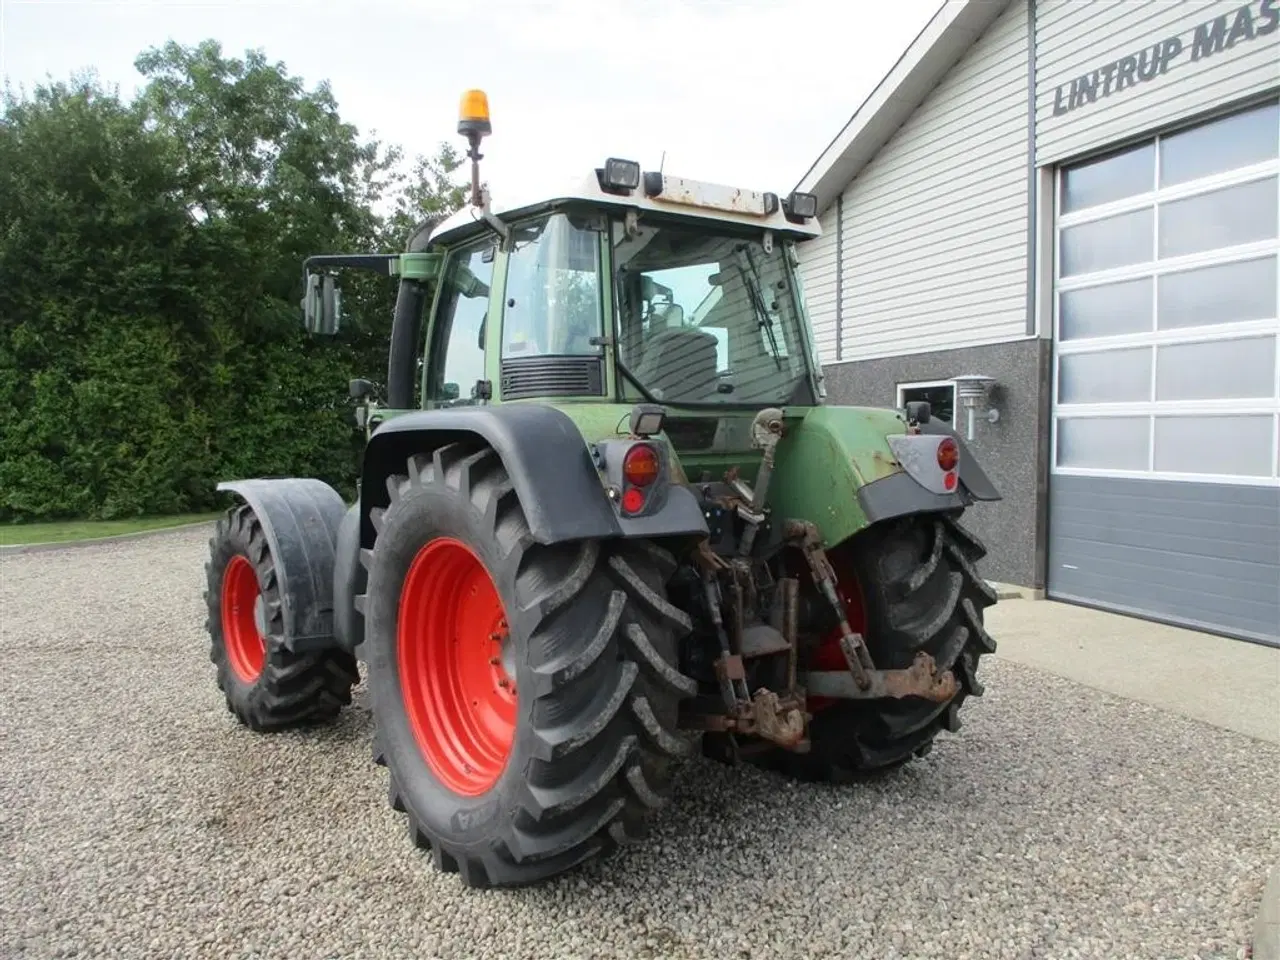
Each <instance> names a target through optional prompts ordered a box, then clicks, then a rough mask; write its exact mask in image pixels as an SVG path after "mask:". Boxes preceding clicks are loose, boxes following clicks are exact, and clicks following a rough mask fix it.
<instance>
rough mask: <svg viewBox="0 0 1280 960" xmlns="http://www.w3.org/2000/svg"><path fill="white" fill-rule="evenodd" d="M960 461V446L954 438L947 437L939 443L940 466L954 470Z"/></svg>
mask: <svg viewBox="0 0 1280 960" xmlns="http://www.w3.org/2000/svg"><path fill="white" fill-rule="evenodd" d="M959 462H960V447H959V446H958V445H957V444H956V442H955V441H954V440H952V439H951V438H950V437H947V438H946V439H945V440H943V441H942V442H941V443H940V444H938V466H940V467H941V468H942V469H943V470H954V469H955V468H956V464H957V463H959Z"/></svg>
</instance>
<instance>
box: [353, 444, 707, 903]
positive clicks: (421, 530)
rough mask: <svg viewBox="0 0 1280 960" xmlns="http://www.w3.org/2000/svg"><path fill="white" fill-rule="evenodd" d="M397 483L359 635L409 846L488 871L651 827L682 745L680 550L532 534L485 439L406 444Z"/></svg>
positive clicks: (544, 871) (496, 873)
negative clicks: (418, 448)
mask: <svg viewBox="0 0 1280 960" xmlns="http://www.w3.org/2000/svg"><path fill="white" fill-rule="evenodd" d="M387 489H388V491H389V493H390V497H391V503H390V505H389V506H388V507H387V509H386V510H385V512H384V511H378V510H375V511H373V513H372V519H373V522H374V526H375V529H376V530H377V539H376V541H375V543H374V547H373V549H372V550H371V551H364V552H363V553H362V560H363V562H364V563H365V565H366V567H367V569H368V571H369V583H368V593H367V595H366V596H365V597H364V598H362V600H361V604H362V605H363V607H364V612H365V618H366V637H365V644H364V648H365V651H366V653H365V657H366V659H367V661H368V667H369V692H370V699H371V702H372V707H373V713H374V719H375V723H376V726H377V729H376V734H375V744H374V759H375V761H376V762H378V763H381V764H384V765H385V766H386V767H387V768H388V772H389V787H388V789H389V799H390V803H391V805H392V806H393V807H394V808H395V809H396V810H398V811H400V812H402V813H404V814H405V817H406V820H407V823H408V829H409V833H410V836H411V837H412V839H413V840H414V842H415V843H416V844H417V845H418V846H419V847H422V848H426V849H429V850H430V851H431V854H432V857H433V859H434V862H435V864H436V866H437V867H438V868H440V869H441V870H444V871H457V872H459V873H460V874H461V878H462V881H463V882H464V883H465V884H466V885H467V886H472V887H484V886H515V885H522V884H527V883H533V882H537V881H541V880H544V879H546V878H549V877H551V876H554V875H556V874H559V873H562V872H564V871H566V870H568V869H570V868H572V867H573V866H575V865H576V864H578V863H581V862H582V861H584V860H586V859H588V858H590V857H592V856H594V855H597V854H599V853H601V852H605V851H608V850H610V849H612V848H613V847H615V846H616V845H617V844H619V843H623V842H627V841H630V840H633V839H636V838H638V837H640V836H641V835H642V834H643V832H644V825H645V821H646V819H647V815H648V814H649V813H650V812H651V811H653V810H655V809H657V808H658V807H660V806H661V805H662V804H663V803H664V801H665V799H666V797H667V795H668V793H669V789H670V781H671V775H672V772H673V769H674V763H675V762H676V761H678V760H679V759H681V758H683V757H684V756H686V755H687V754H688V753H689V752H690V746H689V744H688V743H687V741H685V740H684V739H683V738H682V737H680V736H678V735H677V732H676V722H677V706H678V703H679V701H680V699H681V698H683V697H685V696H689V695H691V694H692V693H693V692H695V690H696V687H695V684H694V683H693V681H692V680H690V679H689V678H687V677H684V676H683V675H681V674H680V673H678V672H677V670H676V669H675V666H674V664H675V662H676V642H677V639H678V638H679V637H680V636H681V635H683V633H685V632H687V631H688V630H689V628H690V624H689V620H688V618H687V617H686V616H685V615H684V614H683V613H681V612H680V611H679V610H677V609H676V608H675V607H673V606H671V605H670V604H669V603H668V602H667V601H666V599H665V594H664V591H663V584H664V581H665V579H666V578H667V577H668V576H670V574H671V572H672V570H674V567H675V563H674V561H673V560H672V558H671V556H670V554H668V553H667V552H666V551H663V550H660V549H658V548H657V547H655V546H654V545H652V544H645V543H635V542H626V541H616V542H607V543H602V542H598V541H583V542H578V543H565V544H557V545H553V546H545V545H542V544H538V543H536V542H535V541H534V540H533V538H532V536H531V535H530V532H529V526H528V523H527V521H526V519H525V515H524V511H523V510H522V508H521V504H520V501H519V498H518V496H517V495H516V493H515V490H514V488H513V486H512V484H511V481H510V478H509V476H508V475H507V472H506V470H505V468H504V466H503V464H502V462H501V459H500V458H499V457H498V455H497V454H496V453H495V452H494V451H493V450H492V449H490V448H488V447H476V446H474V445H466V444H459V443H455V444H451V445H449V446H446V447H444V448H441V449H439V450H437V451H436V452H435V453H434V455H430V456H429V455H418V456H414V457H412V458H410V459H409V461H408V463H407V471H406V473H405V474H403V475H397V476H393V477H391V478H389V479H388V482H387Z"/></svg>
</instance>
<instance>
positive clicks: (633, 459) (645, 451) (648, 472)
mask: <svg viewBox="0 0 1280 960" xmlns="http://www.w3.org/2000/svg"><path fill="white" fill-rule="evenodd" d="M659 469H660V465H659V463H658V453H657V451H656V450H654V449H653V447H651V446H649V444H647V443H637V444H636V445H635V446H633V447H632V448H631V449H630V450H628V451H627V455H626V456H625V457H623V458H622V479H624V480H625V481H627V483H629V484H631V486H633V487H647V486H649V484H651V483H653V481H655V480H657V479H658V471H659ZM628 492H629V491H628ZM623 506H626V504H625V503H624V504H623Z"/></svg>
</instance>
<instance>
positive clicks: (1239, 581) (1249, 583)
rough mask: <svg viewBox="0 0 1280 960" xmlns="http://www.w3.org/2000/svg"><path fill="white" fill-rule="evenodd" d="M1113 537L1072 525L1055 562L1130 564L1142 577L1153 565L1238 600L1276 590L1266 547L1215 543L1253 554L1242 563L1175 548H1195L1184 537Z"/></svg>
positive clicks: (1138, 533) (1140, 534) (1133, 534)
mask: <svg viewBox="0 0 1280 960" xmlns="http://www.w3.org/2000/svg"><path fill="white" fill-rule="evenodd" d="M1114 533H1115V532H1114V531H1109V530H1108V529H1106V528H1105V527H1102V526H1101V525H1099V526H1096V527H1094V528H1093V529H1092V530H1090V529H1089V528H1088V527H1087V526H1076V525H1073V526H1072V528H1071V534H1070V535H1068V536H1064V537H1063V538H1062V540H1061V543H1060V549H1061V551H1062V552H1061V554H1060V555H1059V557H1058V559H1059V560H1061V561H1063V562H1064V563H1069V562H1071V558H1072V557H1074V558H1075V562H1076V564H1077V565H1078V566H1080V567H1081V569H1084V568H1085V565H1086V564H1096V565H1097V568H1098V569H1101V568H1103V567H1107V566H1119V565H1124V564H1131V565H1133V566H1134V568H1135V572H1136V573H1142V572H1143V571H1150V570H1152V568H1153V567H1154V568H1157V569H1160V570H1167V571H1169V572H1170V573H1171V574H1184V575H1186V576H1188V577H1192V578H1194V579H1195V580H1196V583H1197V590H1199V591H1206V590H1207V591H1210V592H1220V593H1223V594H1225V595H1229V596H1233V597H1236V598H1238V599H1248V598H1250V597H1254V596H1257V595H1258V591H1259V590H1261V591H1262V592H1263V593H1266V592H1269V591H1274V590H1275V589H1276V566H1275V558H1274V557H1272V556H1267V552H1268V551H1267V549H1266V548H1265V547H1250V545H1247V544H1237V545H1234V546H1230V545H1223V544H1222V543H1221V541H1219V544H1218V545H1223V546H1225V547H1226V550H1227V551H1239V552H1241V553H1245V552H1248V553H1253V554H1254V557H1253V558H1249V559H1245V558H1240V557H1232V556H1221V555H1219V554H1217V553H1208V552H1202V551H1195V552H1192V551H1187V550H1184V549H1180V547H1185V546H1194V545H1195V543H1194V541H1193V540H1191V539H1189V538H1186V537H1182V538H1174V537H1165V536H1162V535H1160V534H1159V533H1147V532H1145V531H1139V530H1131V531H1125V532H1124V533H1121V534H1118V535H1113V534H1114ZM1126 541H1128V542H1126ZM1224 552H1225V551H1224ZM1117 572H1121V571H1118V570H1117ZM1123 575H1126V576H1128V575H1130V574H1123ZM1148 575H1149V574H1148ZM1213 580H1217V581H1221V582H1220V583H1218V584H1217V585H1214V584H1212V583H1210V582H1209V581H1213ZM1237 587H1238V589H1237Z"/></svg>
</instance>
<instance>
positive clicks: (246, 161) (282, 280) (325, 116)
mask: <svg viewBox="0 0 1280 960" xmlns="http://www.w3.org/2000/svg"><path fill="white" fill-rule="evenodd" d="M137 67H138V69H139V71H140V72H141V73H142V75H143V76H144V77H145V78H146V79H147V83H146V86H145V88H144V89H143V91H142V92H141V93H140V95H139V96H138V97H137V98H136V99H135V100H134V101H133V102H130V103H124V102H122V101H121V100H120V98H119V96H118V94H117V93H116V92H115V91H108V90H104V89H103V88H102V87H101V86H100V85H98V84H97V83H96V81H95V80H93V79H92V78H91V77H88V78H79V79H76V80H73V81H72V82H71V83H54V84H50V85H48V86H42V87H39V88H37V89H36V90H35V91H34V93H33V94H32V95H31V96H24V97H18V96H15V95H13V94H12V93H9V92H7V91H6V93H5V96H4V99H3V103H2V105H3V110H2V111H0V275H3V276H4V277H5V283H4V284H3V285H0V519H9V520H13V519H35V518H54V517H59V516H84V517H90V518H93V517H110V516H125V515H131V514H140V513H152V512H170V511H182V510H195V509H202V508H207V507H210V506H213V505H214V504H215V503H217V502H218V501H219V495H218V494H216V492H215V490H214V487H215V485H216V483H217V481H218V480H220V479H224V478H227V477H231V476H255V475H272V474H290V475H309V476H317V477H320V478H321V479H325V480H327V481H328V482H330V483H333V484H334V485H335V486H336V487H338V488H339V489H340V490H342V491H344V492H346V493H348V494H350V493H352V492H353V483H354V478H355V465H356V462H357V460H356V455H357V452H358V450H359V446H360V437H359V435H358V434H357V433H356V432H355V431H354V430H352V429H351V426H350V423H349V422H348V421H347V420H346V419H345V418H344V417H343V415H342V410H343V407H344V406H346V405H347V403H348V401H347V398H346V383H347V380H348V379H350V378H351V377H353V376H365V375H369V374H371V373H372V372H374V371H376V370H377V369H378V368H379V367H381V366H383V365H385V358H386V350H387V339H388V334H389V326H390V318H391V305H392V302H393V300H394V290H393V288H392V285H391V284H389V283H387V281H386V280H385V278H378V277H375V276H372V275H361V274H359V273H351V274H348V275H346V276H344V278H343V286H344V306H345V308H346V309H347V310H348V311H349V318H348V323H347V324H346V325H345V326H344V329H343V331H342V333H341V334H340V335H339V336H337V337H332V338H329V337H325V338H311V337H309V336H308V335H307V334H306V333H305V332H304V331H303V329H302V325H301V317H300V311H299V301H300V298H301V296H302V269H301V267H302V261H303V259H304V258H305V257H306V256H307V255H309V254H312V253H330V252H338V251H350V250H368V249H379V248H382V249H386V247H385V246H384V244H386V243H387V242H388V241H389V240H390V239H391V236H392V234H399V236H398V237H396V238H395V240H394V245H393V246H392V247H391V249H400V248H402V245H403V242H404V233H405V225H406V224H408V223H410V222H411V221H414V220H416V219H418V218H420V217H421V216H423V215H425V214H431V213H448V212H451V211H452V210H453V209H456V208H457V206H458V205H459V204H460V203H461V200H462V196H463V195H462V192H461V187H460V186H459V185H458V184H455V183H453V182H452V180H451V179H450V177H451V175H452V174H453V172H454V171H455V170H456V168H457V167H458V166H459V165H460V164H459V158H458V157H457V155H456V153H454V152H452V151H450V150H449V149H448V148H447V147H446V146H442V147H441V148H440V150H439V151H438V152H437V153H436V154H435V155H433V156H431V157H429V158H425V159H424V158H419V159H418V161H417V163H416V164H415V166H414V167H413V169H412V172H411V174H410V175H408V176H406V175H404V174H402V173H400V172H399V164H400V162H401V154H400V151H399V149H398V148H394V147H386V146H384V145H383V144H380V143H378V142H376V141H370V140H366V139H363V138H361V136H360V134H359V131H358V130H357V129H356V128H355V127H354V126H353V125H351V124H349V123H346V122H344V121H343V120H342V119H341V117H340V116H339V114H338V110H337V106H336V103H335V101H334V99H333V96H332V94H331V92H330V90H329V88H328V85H327V84H325V83H321V84H319V85H317V86H316V87H314V88H312V89H307V87H306V85H305V84H304V83H303V82H302V81H301V80H300V79H299V78H297V77H294V76H292V75H290V74H289V73H288V72H287V71H286V69H285V67H284V65H283V64H279V63H276V64H272V63H269V62H268V61H267V59H266V57H265V55H264V54H262V53H261V52H259V51H250V52H249V53H247V54H246V56H245V57H243V58H234V57H227V56H225V55H224V54H223V52H222V50H221V48H220V47H219V46H218V45H217V44H216V43H213V42H206V43H202V44H199V45H198V46H196V47H191V48H187V47H182V46H179V45H177V44H173V43H170V44H166V45H165V46H163V47H160V48H156V49H152V50H149V51H146V52H145V53H143V54H142V55H141V56H140V57H139V58H138V59H137ZM388 204H390V205H391V207H392V210H393V212H392V213H391V214H390V215H387V216H381V215H379V213H378V208H379V206H380V205H382V206H386V205H388Z"/></svg>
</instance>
